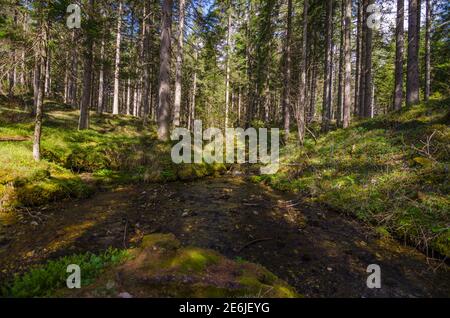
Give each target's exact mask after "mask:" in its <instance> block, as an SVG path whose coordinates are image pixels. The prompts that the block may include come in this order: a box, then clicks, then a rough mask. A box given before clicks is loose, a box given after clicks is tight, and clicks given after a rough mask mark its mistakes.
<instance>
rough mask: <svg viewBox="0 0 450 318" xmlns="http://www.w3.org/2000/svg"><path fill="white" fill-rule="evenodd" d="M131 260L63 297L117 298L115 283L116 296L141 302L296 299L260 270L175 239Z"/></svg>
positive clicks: (160, 239) (155, 243) (147, 245)
mask: <svg viewBox="0 0 450 318" xmlns="http://www.w3.org/2000/svg"><path fill="white" fill-rule="evenodd" d="M129 254H130V255H132V256H133V258H131V259H129V260H127V261H126V262H125V263H124V264H122V265H120V266H118V267H115V268H112V269H110V270H109V271H108V272H106V273H105V274H103V275H101V277H99V278H98V279H97V280H96V281H95V282H94V283H93V284H92V285H90V286H87V287H85V288H84V289H82V290H80V291H78V292H76V293H75V294H72V293H69V292H67V291H66V292H65V293H66V294H68V295H70V296H75V297H86V296H88V297H92V296H94V297H98V296H101V297H114V296H117V293H116V294H114V292H111V290H109V291H107V290H105V285H106V284H107V283H108V282H110V281H111V280H112V281H113V282H114V286H118V287H117V288H115V289H114V291H118V290H126V291H127V292H129V293H130V294H132V295H137V296H140V297H183V298H186V297H189V298H191V297H297V296H298V295H297V294H296V293H295V291H294V290H293V289H292V288H291V287H290V286H288V285H287V284H286V283H285V282H283V281H281V280H280V279H278V278H277V277H276V276H275V275H274V274H272V273H271V272H269V271H268V270H266V269H265V268H263V267H262V266H259V265H256V264H252V263H249V262H234V261H231V260H229V259H227V258H225V257H224V256H222V255H220V254H218V253H217V252H214V251H211V250H206V249H201V248H197V247H181V244H180V242H179V241H178V240H176V238H175V236H174V235H173V234H151V235H147V236H145V237H144V238H143V240H142V244H141V246H140V248H137V249H134V250H132V251H129ZM119 276H120V277H121V278H120V280H117V277H119ZM109 284H110V283H109ZM121 284H122V285H121ZM110 285H111V284H110ZM63 295H64V293H63Z"/></svg>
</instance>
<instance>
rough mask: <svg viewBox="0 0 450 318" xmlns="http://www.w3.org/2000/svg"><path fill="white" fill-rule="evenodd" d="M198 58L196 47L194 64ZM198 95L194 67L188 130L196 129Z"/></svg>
mask: <svg viewBox="0 0 450 318" xmlns="http://www.w3.org/2000/svg"><path fill="white" fill-rule="evenodd" d="M194 46H195V45H194ZM197 58H198V53H197V48H195V47H194V62H197ZM196 64H197V63H194V65H196ZM196 95H197V68H196V67H195V66H194V78H193V79H192V101H191V109H190V112H189V120H188V129H189V130H191V129H193V127H194V120H195V97H196Z"/></svg>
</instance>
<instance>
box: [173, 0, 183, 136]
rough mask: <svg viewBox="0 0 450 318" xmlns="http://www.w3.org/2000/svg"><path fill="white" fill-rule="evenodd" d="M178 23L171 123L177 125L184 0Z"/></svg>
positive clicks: (181, 3)
mask: <svg viewBox="0 0 450 318" xmlns="http://www.w3.org/2000/svg"><path fill="white" fill-rule="evenodd" d="M178 10H179V14H180V15H179V24H178V48H177V61H176V65H175V73H176V74H175V99H174V103H173V125H174V127H178V126H179V125H180V110H181V83H182V82H181V81H182V70H183V43H184V10H185V0H179V9H178Z"/></svg>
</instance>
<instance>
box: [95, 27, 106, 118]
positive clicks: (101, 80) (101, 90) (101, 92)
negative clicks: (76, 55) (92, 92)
mask: <svg viewBox="0 0 450 318" xmlns="http://www.w3.org/2000/svg"><path fill="white" fill-rule="evenodd" d="M104 59H105V38H104V36H102V40H101V44H100V74H99V76H98V104H97V113H99V114H101V113H102V112H103V109H104V98H105V61H104Z"/></svg>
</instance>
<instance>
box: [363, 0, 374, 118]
mask: <svg viewBox="0 0 450 318" xmlns="http://www.w3.org/2000/svg"><path fill="white" fill-rule="evenodd" d="M373 3H374V0H369V1H367V5H366V7H365V10H364V15H365V16H366V19H365V21H366V22H365V23H364V27H365V29H366V37H365V51H364V60H365V61H364V72H365V79H364V89H365V92H364V117H366V118H368V117H372V102H373V78H372V35H373V34H372V33H373V32H372V29H371V28H369V26H368V25H367V21H368V17H369V15H370V14H371V13H370V12H367V7H368V6H369V5H371V4H373Z"/></svg>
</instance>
